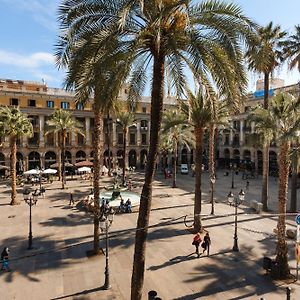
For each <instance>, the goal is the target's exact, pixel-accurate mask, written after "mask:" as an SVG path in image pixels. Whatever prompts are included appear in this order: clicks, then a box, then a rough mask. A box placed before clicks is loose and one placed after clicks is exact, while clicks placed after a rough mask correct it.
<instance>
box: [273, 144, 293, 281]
mask: <svg viewBox="0 0 300 300" xmlns="http://www.w3.org/2000/svg"><path fill="white" fill-rule="evenodd" d="M289 148H290V145H289V143H288V142H285V143H283V144H281V145H280V152H279V189H278V214H279V216H278V223H277V229H278V241H277V249H276V261H277V263H278V271H279V274H278V276H279V278H286V277H287V275H288V274H289V273H290V269H289V265H288V257H287V255H288V247H287V243H286V240H285V231H286V226H285V214H286V203H287V192H288V178H289V165H290V161H289V157H288V154H289Z"/></svg>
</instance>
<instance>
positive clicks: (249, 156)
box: [243, 149, 251, 161]
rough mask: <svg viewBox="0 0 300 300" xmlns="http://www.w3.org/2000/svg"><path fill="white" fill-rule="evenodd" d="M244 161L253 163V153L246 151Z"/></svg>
mask: <svg viewBox="0 0 300 300" xmlns="http://www.w3.org/2000/svg"><path fill="white" fill-rule="evenodd" d="M243 159H244V160H246V161H251V151H250V150H248V149H245V150H244V151H243Z"/></svg>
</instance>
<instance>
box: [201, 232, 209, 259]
mask: <svg viewBox="0 0 300 300" xmlns="http://www.w3.org/2000/svg"><path fill="white" fill-rule="evenodd" d="M210 244H211V240H210V236H209V233H208V232H207V233H206V235H205V236H204V238H203V243H202V244H201V246H202V248H203V252H202V253H204V252H205V251H206V250H207V256H209V247H210Z"/></svg>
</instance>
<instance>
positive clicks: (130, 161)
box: [128, 149, 136, 168]
mask: <svg viewBox="0 0 300 300" xmlns="http://www.w3.org/2000/svg"><path fill="white" fill-rule="evenodd" d="M128 166H129V167H135V168H136V151H135V150H133V149H132V150H130V151H129V157H128Z"/></svg>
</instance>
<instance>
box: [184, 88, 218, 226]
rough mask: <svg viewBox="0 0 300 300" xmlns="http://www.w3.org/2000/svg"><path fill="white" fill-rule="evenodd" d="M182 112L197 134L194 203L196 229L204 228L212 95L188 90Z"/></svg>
mask: <svg viewBox="0 0 300 300" xmlns="http://www.w3.org/2000/svg"><path fill="white" fill-rule="evenodd" d="M181 109H182V112H183V113H184V114H185V115H186V117H187V118H188V120H189V123H190V125H191V126H193V129H194V135H195V144H196V146H195V167H196V169H195V204H194V231H195V232H199V231H201V230H202V224H201V206H202V190H201V178H202V156H203V136H204V130H205V129H206V128H208V126H209V124H210V122H211V121H212V119H213V111H212V101H211V98H210V95H209V94H208V93H205V91H204V90H201V89H199V91H198V93H197V94H196V95H194V94H193V93H192V92H190V91H188V100H187V103H186V102H182V103H181Z"/></svg>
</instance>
